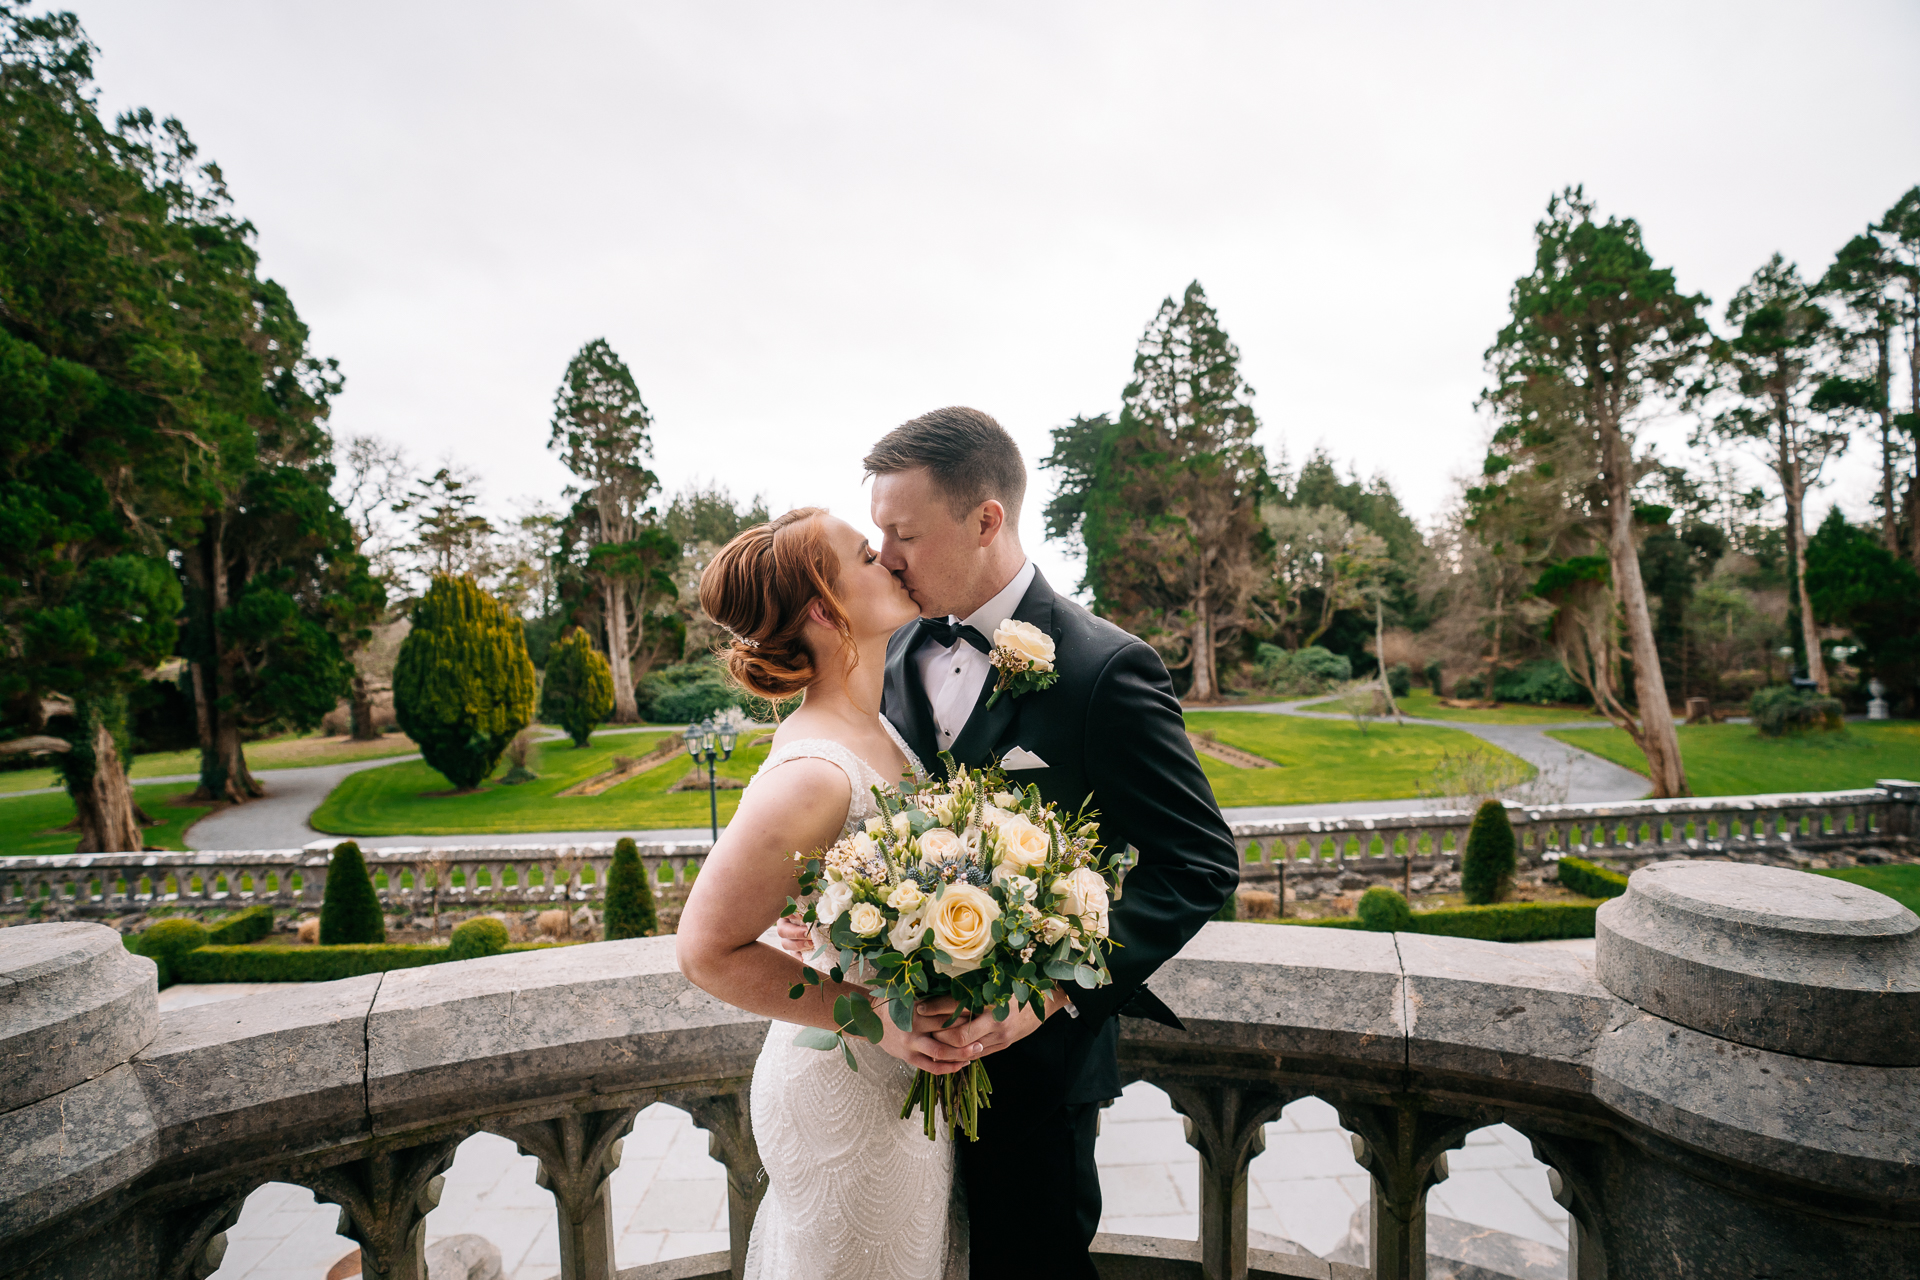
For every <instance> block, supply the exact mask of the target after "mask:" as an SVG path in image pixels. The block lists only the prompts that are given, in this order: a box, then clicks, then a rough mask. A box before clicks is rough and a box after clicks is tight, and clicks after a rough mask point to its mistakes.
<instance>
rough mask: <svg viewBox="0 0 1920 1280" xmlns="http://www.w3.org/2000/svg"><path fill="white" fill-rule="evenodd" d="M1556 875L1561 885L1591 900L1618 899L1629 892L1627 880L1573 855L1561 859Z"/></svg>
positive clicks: (1617, 873) (1614, 872) (1616, 872)
mask: <svg viewBox="0 0 1920 1280" xmlns="http://www.w3.org/2000/svg"><path fill="white" fill-rule="evenodd" d="M1556 874H1557V875H1558V876H1559V879H1560V883H1561V884H1563V885H1565V886H1566V887H1567V888H1569V889H1571V890H1573V891H1574V892H1575V893H1579V894H1584V895H1586V896H1587V897H1589V898H1617V897H1619V896H1620V895H1621V894H1623V893H1625V892H1626V891H1627V878H1626V877H1625V876H1623V875H1621V874H1620V873H1619V872H1618V871H1610V870H1608V869H1607V868H1606V867H1603V866H1600V865H1599V864H1598V863H1593V862H1588V861H1587V860H1586V859H1585V858H1575V857H1573V856H1571V855H1569V856H1567V857H1564V858H1562V859H1560V861H1559V863H1558V865H1557V869H1556Z"/></svg>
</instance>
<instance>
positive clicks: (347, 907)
mask: <svg viewBox="0 0 1920 1280" xmlns="http://www.w3.org/2000/svg"><path fill="white" fill-rule="evenodd" d="M386 940H387V919H386V917H385V916H384V915H383V914H381V911H380V895H378V894H377V893H375V892H374V891H373V877H372V876H369V875H368V874H367V860H366V859H365V858H363V857H361V856H360V846H359V845H357V844H355V843H354V842H353V841H351V840H348V841H345V842H344V843H342V844H338V845H335V846H334V849H333V856H332V857H331V858H329V859H328V860H327V891H326V896H325V897H324V898H323V899H321V902H320V945H321V946H323V947H338V946H346V945H351V944H354V943H368V942H385V941H386Z"/></svg>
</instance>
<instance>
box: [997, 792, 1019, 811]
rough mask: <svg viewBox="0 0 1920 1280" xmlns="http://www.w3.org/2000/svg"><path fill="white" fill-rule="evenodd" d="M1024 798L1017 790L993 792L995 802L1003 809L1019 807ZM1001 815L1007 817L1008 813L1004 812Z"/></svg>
mask: <svg viewBox="0 0 1920 1280" xmlns="http://www.w3.org/2000/svg"><path fill="white" fill-rule="evenodd" d="M1022 799H1024V797H1023V796H1021V795H1020V793H1019V792H1017V791H996V792H994V793H993V802H994V803H995V804H997V805H999V806H1000V807H1001V808H1002V809H1018V808H1019V807H1020V801H1021V800H1022ZM1001 816H1002V817H1005V816H1006V815H1005V814H1002V815H1001Z"/></svg>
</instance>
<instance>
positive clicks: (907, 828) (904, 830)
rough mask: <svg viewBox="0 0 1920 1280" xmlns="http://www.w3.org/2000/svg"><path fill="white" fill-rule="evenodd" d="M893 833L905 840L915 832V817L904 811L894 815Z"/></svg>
mask: <svg viewBox="0 0 1920 1280" xmlns="http://www.w3.org/2000/svg"><path fill="white" fill-rule="evenodd" d="M893 834H894V835H896V836H898V837H899V838H900V839H902V840H905V839H906V838H907V837H909V836H911V835H912V834H913V819H911V818H909V817H908V816H907V815H906V814H904V813H896V814H894V815H893Z"/></svg>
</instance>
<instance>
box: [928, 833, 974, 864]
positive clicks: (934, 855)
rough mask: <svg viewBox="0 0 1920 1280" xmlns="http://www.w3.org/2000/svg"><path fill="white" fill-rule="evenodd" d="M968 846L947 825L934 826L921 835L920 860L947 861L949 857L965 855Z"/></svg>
mask: <svg viewBox="0 0 1920 1280" xmlns="http://www.w3.org/2000/svg"><path fill="white" fill-rule="evenodd" d="M966 852H967V846H966V845H965V844H963V843H961V840H960V837H959V836H957V835H955V834H953V832H951V831H949V830H947V829H946V828H945V827H934V828H932V829H931V830H929V831H926V832H923V833H922V834H921V836H920V861H921V862H923V863H932V862H945V861H946V860H947V859H949V858H959V857H964V856H965V855H966Z"/></svg>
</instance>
